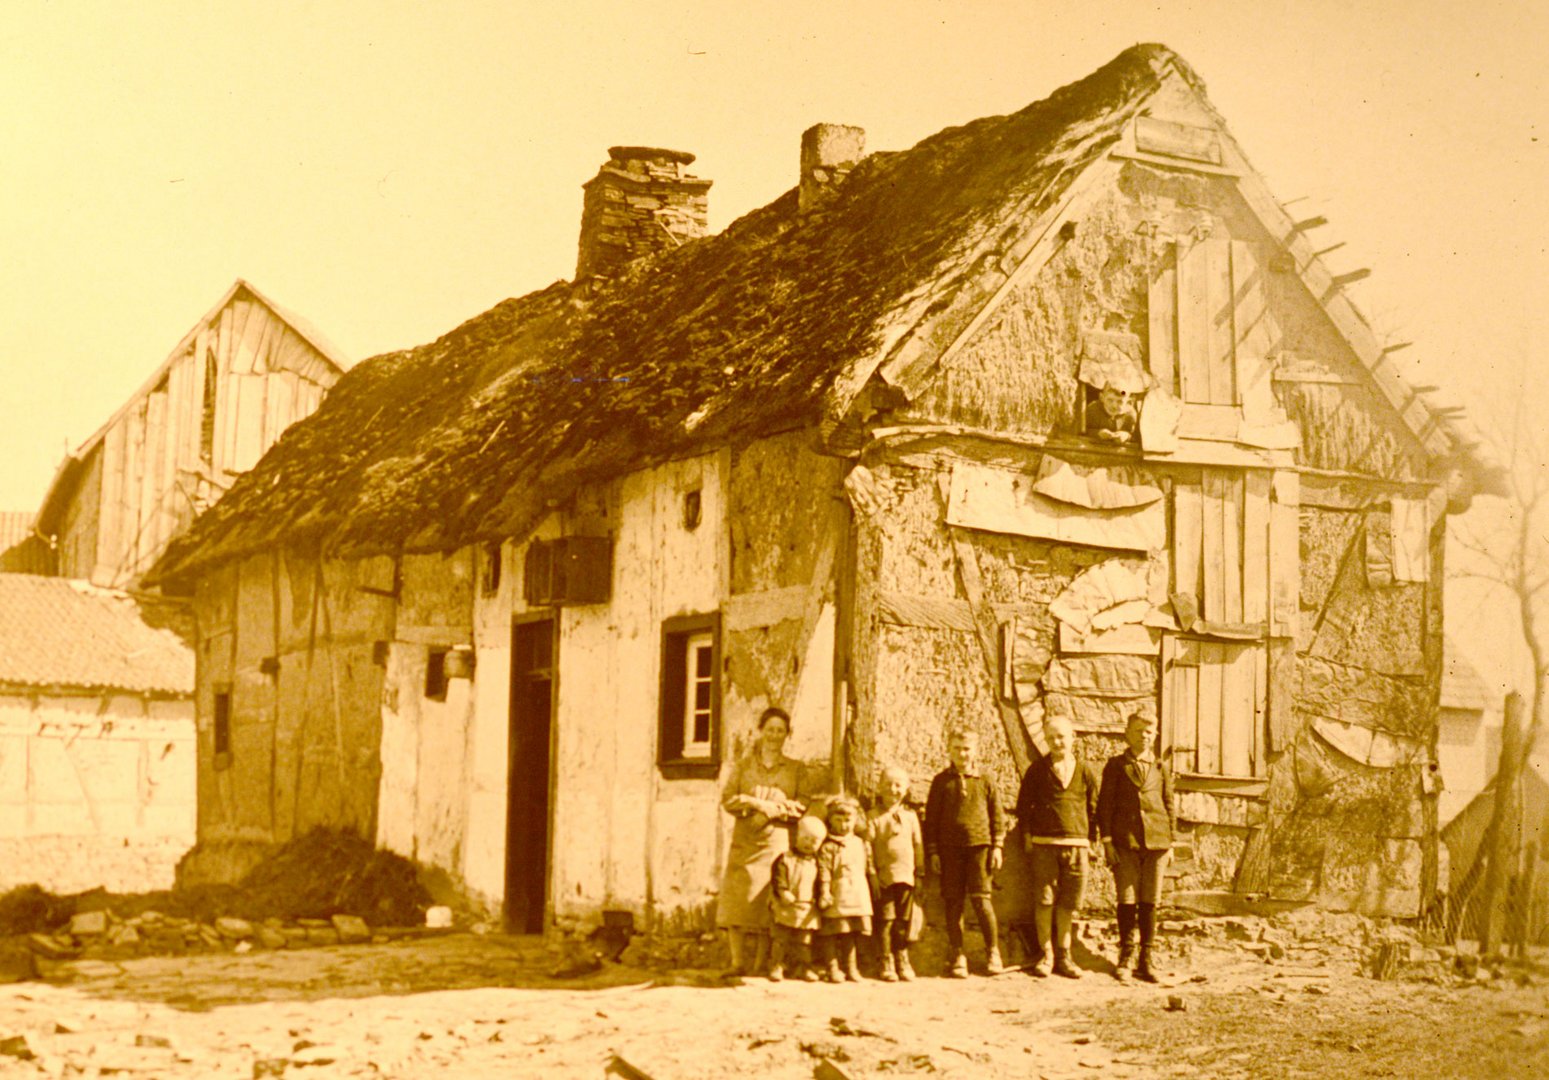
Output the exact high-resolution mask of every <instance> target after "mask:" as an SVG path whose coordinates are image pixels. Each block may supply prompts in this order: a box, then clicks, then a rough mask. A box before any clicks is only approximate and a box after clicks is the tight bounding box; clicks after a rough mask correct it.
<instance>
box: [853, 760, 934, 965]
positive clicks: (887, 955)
mask: <svg viewBox="0 0 1549 1080" xmlns="http://www.w3.org/2000/svg"><path fill="white" fill-rule="evenodd" d="M879 794H880V796H881V799H880V802H881V806H880V808H878V809H877V810H876V811H874V812H873V813H872V815H871V820H870V821H869V822H867V827H866V835H867V838H868V840H869V841H870V843H871V862H872V865H873V866H874V867H876V871H877V890H878V897H877V905H876V908H877V912H876V914H877V951H878V953H880V954H881V956H882V981H883V982H896V981H897V980H899V979H903V980H904V981H905V982H908V981H910V980H912V979H913V978H914V967H913V965H911V964H910V962H909V921H910V917H911V916H912V915H913V914H914V887H915V883H916V879H918V878H923V877H924V876H925V840H924V834H923V833H922V832H921V831H920V819H919V817H918V816H916V814H915V812H914V811H913V810H911V809H909V807H907V806H905V805H904V796H906V795H908V794H909V774H908V773H906V772H905V771H904V770H903V769H900V768H898V767H897V766H894V767H893V768H890V769H887V770H886V771H885V772H883V774H882V790H881V791H880V792H879Z"/></svg>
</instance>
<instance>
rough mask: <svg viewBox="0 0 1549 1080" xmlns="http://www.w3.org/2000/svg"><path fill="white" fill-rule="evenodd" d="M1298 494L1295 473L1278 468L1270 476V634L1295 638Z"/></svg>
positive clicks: (1298, 580) (1298, 583)
mask: <svg viewBox="0 0 1549 1080" xmlns="http://www.w3.org/2000/svg"><path fill="white" fill-rule="evenodd" d="M1300 502H1301V499H1300V494H1299V490H1298V482H1297V476H1296V473H1294V472H1291V471H1288V470H1277V471H1276V472H1275V473H1274V474H1273V475H1272V477H1271V479H1270V502H1269V634H1270V636H1271V637H1277V638H1281V637H1284V638H1294V637H1295V636H1296V628H1297V621H1298V607H1299V605H1300V593H1301V546H1300V545H1301V539H1300V529H1301V522H1300V516H1299V515H1300Z"/></svg>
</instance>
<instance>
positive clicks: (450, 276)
mask: <svg viewBox="0 0 1549 1080" xmlns="http://www.w3.org/2000/svg"><path fill="white" fill-rule="evenodd" d="M1465 8H1466V10H1465ZM1138 41H1160V42H1162V43H1164V44H1167V45H1169V46H1171V47H1172V48H1173V49H1175V50H1176V51H1178V52H1179V53H1180V54H1182V55H1183V56H1184V57H1185V58H1186V59H1187V60H1188V61H1189V62H1190V64H1192V65H1193V66H1194V68H1195V69H1196V70H1197V71H1198V72H1199V74H1200V75H1201V76H1202V77H1203V78H1204V80H1205V82H1206V84H1207V85H1208V87H1209V90H1210V95H1211V98H1212V100H1213V101H1214V102H1215V104H1216V106H1217V107H1218V108H1219V109H1220V110H1221V111H1222V112H1223V114H1224V115H1225V116H1226V117H1227V120H1228V122H1229V123H1230V125H1231V127H1232V130H1233V133H1234V134H1235V135H1236V136H1237V138H1238V140H1239V141H1240V142H1241V143H1242V144H1243V146H1244V147H1245V149H1246V150H1247V152H1248V154H1249V156H1250V157H1251V158H1252V160H1253V162H1254V164H1255V165H1256V166H1257V167H1258V169H1259V170H1260V171H1261V172H1262V173H1263V174H1264V175H1265V176H1266V178H1267V179H1268V181H1269V184H1270V187H1271V189H1272V190H1273V191H1274V192H1275V193H1276V194H1277V195H1278V196H1279V197H1280V198H1281V199H1282V200H1290V199H1301V200H1302V201H1300V202H1297V203H1295V204H1294V205H1293V210H1294V211H1295V212H1296V214H1297V216H1311V215H1313V214H1324V215H1326V216H1327V217H1328V218H1329V219H1330V221H1331V224H1330V225H1329V227H1327V228H1325V229H1322V230H1319V232H1318V233H1316V234H1315V237H1316V239H1318V240H1319V241H1320V246H1323V247H1327V246H1329V245H1333V244H1336V243H1341V242H1343V243H1344V245H1345V246H1344V247H1341V248H1340V249H1339V250H1338V251H1336V252H1334V253H1332V254H1331V255H1330V256H1329V259H1330V261H1331V263H1332V264H1333V266H1334V267H1335V269H1336V270H1337V271H1344V270H1351V269H1356V268H1359V267H1369V268H1371V269H1372V271H1373V276H1372V277H1371V278H1370V279H1369V280H1367V281H1365V282H1363V283H1361V284H1359V285H1357V286H1354V295H1355V297H1356V298H1357V301H1358V303H1359V304H1360V305H1361V306H1362V308H1363V309H1364V310H1365V311H1366V313H1367V315H1368V317H1369V318H1370V319H1371V320H1372V321H1373V323H1374V324H1375V325H1376V327H1377V329H1378V331H1379V334H1380V335H1382V336H1384V337H1386V338H1388V339H1392V340H1412V341H1414V342H1415V343H1416V344H1415V346H1414V347H1413V348H1411V349H1409V350H1406V351H1405V352H1404V353H1402V354H1400V357H1399V358H1400V359H1401V360H1403V361H1404V362H1405V363H1406V364H1410V365H1415V366H1417V367H1418V368H1419V377H1420V378H1422V379H1423V381H1427V382H1434V383H1440V384H1442V385H1444V386H1445V387H1447V388H1449V389H1450V390H1452V391H1453V392H1455V393H1456V394H1457V395H1458V396H1459V397H1460V398H1463V399H1466V400H1470V401H1478V400H1484V401H1487V402H1488V401H1491V400H1495V401H1499V400H1503V399H1508V398H1511V397H1513V396H1516V395H1518V394H1520V393H1523V392H1526V393H1528V394H1530V395H1536V396H1538V397H1539V398H1540V399H1541V400H1543V401H1544V402H1546V403H1549V393H1544V391H1543V390H1542V388H1541V387H1540V385H1539V384H1540V383H1541V382H1542V380H1541V379H1538V378H1533V377H1530V373H1536V372H1537V371H1538V370H1540V369H1541V368H1542V361H1541V359H1540V357H1541V354H1542V353H1543V351H1544V349H1545V346H1546V343H1549V310H1546V307H1549V304H1546V302H1549V295H1546V294H1549V211H1546V209H1545V199H1546V197H1549V123H1546V111H1549V78H1546V74H1545V67H1546V64H1545V57H1549V5H1544V4H1542V3H1536V2H1533V0H1513V2H1505V3H1490V2H1478V3H1473V4H1469V5H1461V4H1457V3H1451V2H1441V0H1298V2H1294V3H1293V2H1285V0H1282V2H1275V0H1261V2H1254V3H1243V2H1241V0H1231V2H1225V0H1213V2H1197V3H1188V2H1169V3H1165V4H1164V3H1160V2H1152V3H1134V2H1126V0H1106V2H1103V3H1090V2H1086V0H1073V2H1043V3H1040V2H1033V0H1022V2H990V0H982V2H963V0H957V2H951V3H935V2H927V0H889V2H871V0H867V2H856V3H849V2H843V0H823V2H807V0H802V2H785V3H779V4H763V5H743V4H726V3H724V2H721V3H648V2H635V3H626V2H605V0H569V2H566V3H550V2H543V3H539V2H535V0H533V2H526V3H495V2H489V0H485V2H472V0H461V2H459V0H450V2H448V0H443V2H439V3H436V4H422V3H412V4H411V3H393V2H381V0H371V2H368V0H325V2H315V3H297V2H293V0H264V2H262V3H247V2H232V0H221V2H220V3H215V4H195V3H168V2H165V0H142V2H139V3H136V4H134V5H127V4H118V3H81V2H69V3H64V2H59V3H43V2H40V0H7V2H6V4H5V13H4V17H3V19H0V252H3V259H0V509H35V508H36V506H37V504H38V502H39V500H40V499H41V498H42V495H43V493H44V490H45V489H46V487H47V485H48V481H49V478H50V477H51V475H52V473H53V470H54V468H55V467H56V465H57V464H58V461H59V459H60V457H61V455H62V454H63V452H64V450H65V448H66V447H67V446H74V445H77V444H79V443H80V442H81V441H82V440H84V439H85V438H87V437H88V436H89V435H90V434H91V433H92V432H93V431H94V430H95V429H96V428H97V427H98V426H99V425H100V424H101V423H102V422H103V421H104V420H105V419H106V418H107V417H108V415H109V414H110V413H111V412H112V410H113V409H114V408H115V407H117V406H118V405H119V404H120V403H121V402H122V401H123V400H124V398H125V397H126V396H127V395H128V394H130V393H131V392H133V391H134V390H135V389H136V388H137V387H138V386H139V385H140V383H141V382H142V381H143V380H144V379H145V378H146V377H147V376H148V375H149V374H150V372H151V370H152V369H153V368H154V367H155V366H156V365H157V364H158V363H160V361H161V360H162V359H164V358H165V356H166V355H167V353H168V351H169V350H170V349H171V348H172V347H173V346H174V345H175V344H176V343H177V341H178V339H179V338H180V337H181V336H182V335H183V333H184V332H185V331H186V330H187V329H188V328H189V327H190V326H191V325H192V324H193V322H194V321H195V320H196V319H198V318H199V316H200V315H202V314H203V313H204V311H205V310H206V309H207V308H209V306H210V305H211V304H213V303H214V302H215V301H216V300H217V299H219V297H220V296H221V295H222V293H223V292H224V291H225V289H226V288H227V286H229V285H230V283H231V282H232V280H233V279H235V278H236V277H238V276H241V277H246V278H248V279H250V280H251V281H252V282H253V283H254V284H255V285H257V286H258V287H259V288H260V289H262V290H264V291H265V292H266V293H268V294H269V295H270V296H271V297H273V298H274V299H275V300H277V301H278V302H280V303H282V304H284V305H286V306H288V307H290V308H291V309H292V310H294V311H296V312H297V313H299V314H301V315H303V316H305V317H306V318H307V319H308V320H310V321H311V322H312V323H313V324H315V325H316V326H317V327H318V328H319V329H321V330H322V332H323V333H324V334H325V335H326V336H328V337H329V338H331V339H332V340H333V341H334V342H335V343H336V344H337V345H338V346H339V347H340V348H341V349H343V350H344V351H345V352H346V353H347V354H348V355H350V356H351V357H354V358H356V359H361V358H365V357H367V356H371V355H374V354H376V353H379V352H383V351H387V350H391V349H398V348H404V347H407V346H411V345H415V344H419V343H421V342H424V341H427V340H430V339H433V338H435V337H437V336H439V335H440V334H442V333H444V332H446V331H447V330H449V329H451V328H452V327H453V326H455V325H456V324H458V323H459V322H461V321H462V320H464V319H466V318H469V317H471V316H473V315H475V314H477V313H479V312H481V311H483V310H485V309H487V308H488V307H490V306H491V305H493V304H495V303H496V302H498V301H499V300H501V299H504V298H505V297H508V296H516V295H520V294H522V293H525V292H528V291H530V290H533V289H536V288H539V287H542V286H544V285H546V284H548V283H550V282H552V281H554V280H555V279H558V278H565V277H569V276H570V274H571V272H572V271H573V269H574V264H575V251H576V227H577V224H578V221H579V217H580V209H581V190H580V185H581V183H582V182H583V181H585V180H586V179H588V178H589V177H590V176H591V175H592V174H593V173H595V171H596V169H597V166H598V165H600V164H601V163H602V161H603V160H604V159H605V157H606V148H607V147H608V146H610V145H614V144H618V143H636V144H639V143H645V144H654V145H663V146H670V147H674V148H679V149H685V150H691V151H693V152H695V153H696V154H698V155H699V160H698V162H697V163H696V164H695V166H694V169H695V171H696V172H697V173H698V174H699V175H702V176H706V177H709V178H712V179H713V180H714V181H715V186H714V188H713V189H712V190H711V193H710V201H711V225H712V227H713V228H716V229H720V228H723V227H724V226H725V225H726V224H727V223H729V222H730V221H731V220H733V219H734V218H735V217H737V216H739V215H741V214H743V213H746V212H747V211H749V210H751V209H753V208H755V207H757V206H760V205H763V204H764V203H767V202H769V201H770V200H772V199H774V198H776V197H777V196H778V195H780V194H781V193H782V192H783V191H785V190H786V189H787V188H789V187H790V186H792V184H793V183H794V181H795V178H796V162H797V145H798V138H799V136H800V133H801V131H802V129H804V128H805V127H807V126H808V125H810V124H812V123H814V122H817V121H833V122H841V123H851V124H858V125H861V126H862V127H864V128H866V130H867V133H868V147H869V148H870V149H900V148H903V147H906V146H909V145H912V144H913V143H915V142H917V141H919V140H920V139H922V138H924V137H926V136H928V135H930V134H932V133H934V132H935V131H937V130H939V129H941V128H942V127H945V126H948V125H952V124H958V123H963V122H965V121H968V120H971V119H974V118H975V117H979V116H984V115H988V114H992V113H1004V112H1008V111H1012V110H1015V109H1018V108H1021V107H1022V106H1024V105H1026V104H1028V103H1029V102H1032V101H1035V100H1037V99H1039V98H1042V97H1045V96H1046V95H1048V94H1049V93H1050V92H1051V91H1052V90H1054V89H1055V88H1056V87H1058V86H1060V85H1062V84H1064V83H1067V82H1070V81H1072V80H1074V79H1077V78H1080V77H1082V76H1083V75H1085V74H1087V73H1088V72H1090V71H1092V70H1093V69H1095V68H1097V67H1098V66H1100V65H1101V64H1103V63H1105V62H1107V61H1108V60H1110V59H1111V58H1112V57H1113V56H1114V55H1115V54H1116V53H1118V52H1119V51H1120V50H1121V49H1123V48H1125V47H1127V46H1129V45H1131V44H1133V43H1135V42H1138ZM1476 415H1478V414H1477V413H1476ZM1483 416H1484V417H1485V419H1488V416H1489V411H1488V409H1486V410H1485V411H1484V412H1483Z"/></svg>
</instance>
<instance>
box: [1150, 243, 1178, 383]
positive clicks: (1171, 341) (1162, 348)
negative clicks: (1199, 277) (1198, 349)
mask: <svg viewBox="0 0 1549 1080" xmlns="http://www.w3.org/2000/svg"><path fill="white" fill-rule="evenodd" d="M1147 297H1148V299H1147V303H1146V315H1147V322H1148V329H1149V338H1150V344H1149V355H1148V364H1149V367H1150V369H1151V374H1152V375H1153V376H1155V377H1156V380H1157V382H1159V383H1161V385H1162V386H1163V387H1164V388H1165V389H1166V390H1167V391H1168V393H1171V394H1176V393H1177V392H1178V247H1177V245H1176V244H1168V245H1167V247H1166V248H1165V249H1164V250H1163V252H1162V257H1161V260H1160V261H1159V262H1158V264H1157V265H1156V266H1155V267H1154V268H1153V269H1152V271H1151V285H1150V289H1149V291H1148V293H1147Z"/></svg>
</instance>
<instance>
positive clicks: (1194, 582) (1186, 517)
mask: <svg viewBox="0 0 1549 1080" xmlns="http://www.w3.org/2000/svg"><path fill="white" fill-rule="evenodd" d="M1204 528H1205V503H1204V492H1203V491H1202V490H1201V488H1200V485H1199V484H1195V483H1185V482H1183V481H1176V482H1174V484H1173V592H1179V593H1188V594H1189V595H1190V596H1193V597H1194V599H1195V600H1196V601H1198V600H1199V599H1200V598H1201V596H1202V595H1203V593H1204V577H1203V574H1202V571H1201V562H1200V552H1201V550H1202V545H1203V543H1204Z"/></svg>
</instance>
